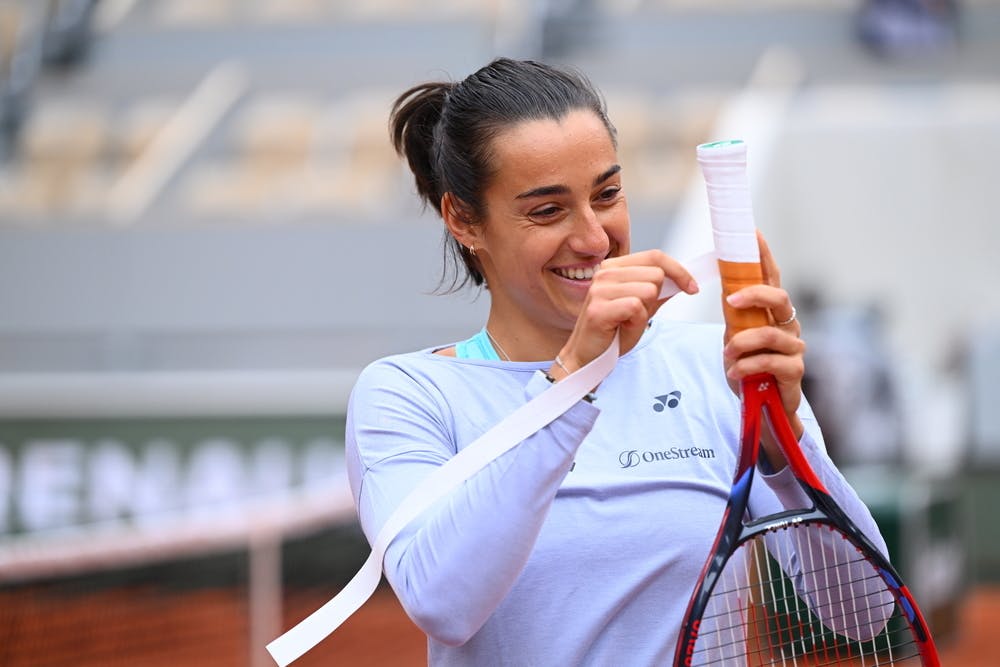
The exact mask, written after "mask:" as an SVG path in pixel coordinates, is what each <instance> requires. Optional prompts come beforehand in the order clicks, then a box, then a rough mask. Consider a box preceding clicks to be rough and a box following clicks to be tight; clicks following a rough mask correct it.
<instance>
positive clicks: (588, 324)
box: [552, 250, 698, 380]
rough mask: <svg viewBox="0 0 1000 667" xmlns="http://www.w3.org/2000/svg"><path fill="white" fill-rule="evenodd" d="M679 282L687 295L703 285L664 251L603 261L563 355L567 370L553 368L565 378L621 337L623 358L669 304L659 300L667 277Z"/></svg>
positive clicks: (634, 254) (556, 377)
mask: <svg viewBox="0 0 1000 667" xmlns="http://www.w3.org/2000/svg"><path fill="white" fill-rule="evenodd" d="M667 278H669V279H670V280H672V281H674V282H675V283H677V285H678V286H679V287H680V288H681V289H683V290H684V292H686V293H688V294H696V293H697V292H698V283H697V282H696V281H695V279H694V277H693V276H692V275H691V274H690V273H689V272H688V270H687V269H685V268H684V267H683V266H682V265H681V264H680V262H678V261H677V260H675V259H674V258H672V257H670V256H669V255H667V254H666V253H664V252H663V251H661V250H644V251H642V252H637V253H633V254H630V255H624V256H622V257H613V258H611V259H606V260H604V261H603V262H601V265H600V267H599V268H598V270H597V271H596V272H595V273H594V278H593V281H592V282H591V285H590V290H589V291H588V292H587V297H586V299H585V300H584V302H583V306H582V308H581V309H580V314H579V316H578V317H577V320H576V326H575V327H574V328H573V332H572V333H571V334H570V337H569V339H568V340H567V341H566V344H565V345H563V348H562V350H560V352H559V359H560V360H561V361H562V362H563V364H564V365H565V366H566V369H565V370H563V369H561V368H559V367H558V366H556V367H553V368H552V373H553V375H552V376H553V377H554V378H555V379H557V380H561V379H562V378H563V377H564V376H565V375H566V371H568V372H570V373H572V372H573V371H575V370H577V369H578V368H581V367H583V366H585V365H587V364H588V363H590V362H591V361H593V360H594V359H595V358H597V357H598V356H599V355H600V354H601V353H602V352H604V351H605V350H606V349H608V346H609V345H611V341H612V340H613V339H614V336H615V333H616V332H617V333H618V334H619V346H620V347H619V354H625V353H626V352H628V351H629V350H631V349H632V348H633V347H635V345H636V343H638V342H639V338H640V337H641V336H642V334H643V332H644V331H645V330H646V327H647V326H648V323H649V319H650V318H651V317H652V316H653V315H654V314H655V313H656V311H657V310H659V308H660V306H662V305H663V304H664V303H666V302H667V301H669V300H670V298H671V297H667V298H665V299H661V298H660V292H661V291H662V289H663V282H664V280H665V279H667Z"/></svg>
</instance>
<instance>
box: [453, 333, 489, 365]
mask: <svg viewBox="0 0 1000 667" xmlns="http://www.w3.org/2000/svg"><path fill="white" fill-rule="evenodd" d="M455 356H456V357H457V358H459V359H485V360H486V361H500V357H499V356H498V355H497V351H496V350H495V349H493V343H491V342H490V337H489V336H488V335H486V329H485V327H484V328H483V329H481V330H480V331H479V333H477V334H476V335H475V336H473V337H472V338H470V339H468V340H463V341H462V342H460V343H456V344H455Z"/></svg>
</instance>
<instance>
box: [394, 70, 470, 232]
mask: <svg viewBox="0 0 1000 667" xmlns="http://www.w3.org/2000/svg"><path fill="white" fill-rule="evenodd" d="M452 88H454V84H452V83H441V82H437V83H422V84H420V85H419V86H414V87H413V88H410V89H409V90H407V91H406V92H405V93H403V94H402V95H400V96H399V97H398V98H396V102H395V103H394V104H393V105H392V113H391V114H390V115H389V134H390V136H391V137H392V145H393V147H394V148H395V149H396V153H397V154H398V155H399V156H400V157H404V158H406V162H407V164H409V165H410V171H412V172H413V177H414V180H415V181H416V183H417V194H419V195H420V198H421V199H423V200H424V202H425V203H427V204H430V205H431V206H433V207H434V210H436V211H437V212H438V214H440V213H441V197H442V196H443V195H444V192H443V189H442V188H441V179H440V176H439V174H438V171H439V168H438V164H437V159H438V153H439V151H438V150H437V149H436V147H435V144H436V142H435V128H437V127H438V123H439V121H440V120H441V114H442V112H443V111H444V105H445V101H446V100H447V99H448V93H449V92H450V91H451V90H452Z"/></svg>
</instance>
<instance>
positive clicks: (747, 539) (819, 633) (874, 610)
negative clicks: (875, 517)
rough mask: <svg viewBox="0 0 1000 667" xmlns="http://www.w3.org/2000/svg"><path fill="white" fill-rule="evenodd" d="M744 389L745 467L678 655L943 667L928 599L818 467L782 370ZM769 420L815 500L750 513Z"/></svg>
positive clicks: (742, 661)
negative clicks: (853, 516) (802, 443)
mask: <svg viewBox="0 0 1000 667" xmlns="http://www.w3.org/2000/svg"><path fill="white" fill-rule="evenodd" d="M741 388H742V400H743V424H742V430H741V449H740V456H739V459H738V465H737V471H736V475H735V477H734V482H733V487H732V490H731V493H730V499H729V503H728V504H727V507H726V511H725V514H724V517H723V521H722V525H721V526H720V529H719V532H718V534H717V537H716V540H715V544H714V545H713V548H712V552H711V554H710V556H709V558H708V559H707V561H706V563H705V566H704V568H703V570H702V576H701V577H700V578H699V581H698V584H697V585H696V587H695V590H694V592H693V594H692V596H691V599H690V601H689V605H688V612H687V615H686V616H685V620H684V622H683V624H682V627H681V632H680V636H679V638H678V644H677V651H676V654H675V659H674V664H675V665H685V666H687V665H785V664H788V665H929V666H935V667H936V666H937V665H938V664H939V662H938V658H937V652H936V649H935V647H934V643H933V640H932V639H931V636H930V633H929V631H928V629H927V625H926V623H925V621H924V619H923V616H922V615H921V613H920V610H919V607H918V606H917V604H916V602H915V601H914V600H913V597H912V595H911V594H910V592H909V590H907V588H906V587H905V586H904V585H903V584H902V581H901V579H900V577H899V575H898V574H897V573H896V571H895V570H894V569H893V567H892V565H891V564H890V563H889V562H888V560H887V559H886V558H885V557H884V556H883V555H882V554H881V553H880V552H879V551H878V549H877V548H876V547H875V545H874V544H873V543H872V542H871V541H870V540H869V539H868V538H867V537H866V536H865V535H864V533H862V532H861V531H860V530H859V529H858V528H857V527H856V526H855V525H854V524H853V522H851V520H850V518H849V517H848V516H847V515H846V514H845V513H844V512H843V511H842V510H841V509H840V507H839V506H838V505H837V503H836V502H835V501H834V500H833V498H832V497H831V496H830V494H829V493H828V492H827V490H826V489H825V487H824V486H823V484H822V482H821V481H820V480H819V478H818V477H817V476H816V475H815V473H814V472H813V470H812V468H811V467H810V466H809V464H808V462H807V461H806V459H805V457H804V455H803V454H802V452H801V450H800V449H799V446H798V442H797V440H796V439H795V436H794V433H793V431H792V429H791V426H790V424H788V420H787V417H786V416H785V413H784V410H783V408H782V406H781V397H780V394H779V393H778V389H777V385H776V383H775V382H774V380H773V378H771V377H770V376H768V375H759V376H751V377H748V378H745V379H744V380H743V381H742V383H741ZM764 423H766V424H768V426H769V427H770V428H771V431H772V433H773V434H774V437H775V439H776V440H777V441H778V443H779V444H780V445H781V447H782V449H783V450H784V451H785V453H786V456H787V458H788V461H789V466H790V467H791V469H792V472H793V474H794V475H795V477H796V479H797V480H798V482H799V484H800V485H801V486H802V488H803V490H804V491H805V492H806V495H807V496H808V498H809V499H810V500H811V502H812V503H813V506H812V507H809V508H802V509H795V510H790V511H785V512H781V513H779V514H775V515H771V516H767V517H762V518H760V519H757V520H754V521H750V522H745V521H744V518H743V517H744V516H745V514H746V510H747V505H748V502H749V495H750V488H751V486H752V484H753V476H754V467H755V466H756V463H757V458H758V456H759V444H758V443H759V442H760V435H761V431H762V424H764ZM789 573H791V574H792V576H791V577H790V576H789Z"/></svg>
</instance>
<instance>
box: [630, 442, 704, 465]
mask: <svg viewBox="0 0 1000 667" xmlns="http://www.w3.org/2000/svg"><path fill="white" fill-rule="evenodd" d="M690 458H699V459H714V458H715V450H714V449H711V448H708V449H705V448H702V447H671V448H670V449H664V450H660V451H640V450H638V449H626V450H625V451H623V452H622V453H621V454H619V455H618V462H619V463H620V464H621V466H622V468H635V467H636V466H638V465H641V464H643V463H655V462H657V461H677V460H680V459H690Z"/></svg>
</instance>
